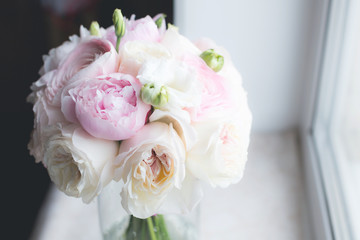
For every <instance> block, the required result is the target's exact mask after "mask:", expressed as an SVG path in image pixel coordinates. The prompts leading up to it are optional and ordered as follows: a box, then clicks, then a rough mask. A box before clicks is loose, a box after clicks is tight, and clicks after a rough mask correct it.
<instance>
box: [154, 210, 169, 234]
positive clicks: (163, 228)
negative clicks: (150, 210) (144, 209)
mask: <svg viewBox="0 0 360 240" xmlns="http://www.w3.org/2000/svg"><path fill="white" fill-rule="evenodd" d="M156 218H157V219H158V222H159V227H160V229H159V231H160V232H161V234H162V237H163V239H164V240H170V237H169V233H168V231H167V229H166V224H165V219H164V216H163V215H161V214H159V215H156Z"/></svg>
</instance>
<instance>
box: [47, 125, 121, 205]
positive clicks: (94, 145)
mask: <svg viewBox="0 0 360 240" xmlns="http://www.w3.org/2000/svg"><path fill="white" fill-rule="evenodd" d="M52 127H53V128H55V129H49V131H52V132H53V135H52V136H51V137H50V138H49V139H48V141H47V142H46V148H45V152H44V164H45V166H46V167H47V170H48V173H49V176H50V178H51V180H52V181H53V182H54V183H55V185H56V186H57V187H58V188H59V189H60V190H61V191H63V192H64V193H66V194H67V195H69V196H73V197H81V198H82V200H83V201H84V202H85V203H89V202H90V201H91V200H92V199H93V198H94V197H96V196H97V195H98V194H99V193H100V191H101V190H102V188H103V187H104V186H105V185H106V184H108V183H109V182H110V181H111V179H112V177H113V169H112V168H111V163H112V162H113V161H114V158H115V157H116V155H117V153H118V149H119V147H118V143H116V142H115V141H109V140H104V139H99V138H94V137H93V136H91V135H89V134H88V133H86V132H85V131H84V130H83V129H82V128H81V127H78V126H76V125H74V124H73V125H67V126H61V124H58V125H53V126H52Z"/></svg>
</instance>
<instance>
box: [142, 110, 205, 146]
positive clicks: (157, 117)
mask: <svg viewBox="0 0 360 240" xmlns="http://www.w3.org/2000/svg"><path fill="white" fill-rule="evenodd" d="M149 121H150V122H163V123H166V124H170V123H171V124H172V125H173V127H174V129H175V131H176V132H177V134H178V135H179V137H180V138H181V140H182V141H183V143H184V145H185V148H186V150H190V149H191V148H192V146H193V145H194V144H195V143H196V141H197V140H198V136H197V133H196V131H195V129H194V128H193V127H192V126H191V119H190V115H189V113H188V112H187V111H183V110H179V109H172V110H171V111H170V112H169V111H162V110H160V109H155V110H154V112H153V113H152V114H151V115H150V117H149Z"/></svg>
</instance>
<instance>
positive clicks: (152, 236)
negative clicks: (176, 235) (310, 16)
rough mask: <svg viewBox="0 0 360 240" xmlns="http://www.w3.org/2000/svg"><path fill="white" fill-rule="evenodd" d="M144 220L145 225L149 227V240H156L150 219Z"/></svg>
mask: <svg viewBox="0 0 360 240" xmlns="http://www.w3.org/2000/svg"><path fill="white" fill-rule="evenodd" d="M146 220H147V223H148V226H149V233H150V238H151V240H157V238H156V235H155V232H154V225H153V222H152V219H151V217H148V218H147V219H146Z"/></svg>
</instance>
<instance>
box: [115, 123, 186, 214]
mask: <svg viewBox="0 0 360 240" xmlns="http://www.w3.org/2000/svg"><path fill="white" fill-rule="evenodd" d="M115 169H116V170H115V179H116V180H117V181H119V180H120V179H122V180H123V181H124V183H125V186H124V188H123V191H122V192H121V197H122V205H123V207H124V208H125V210H126V211H127V212H128V213H129V214H133V215H134V216H135V217H138V218H147V217H149V216H151V215H154V214H156V213H158V211H159V209H160V207H161V205H162V204H163V202H164V199H165V198H166V197H167V195H168V194H169V193H170V192H171V191H172V190H173V189H181V188H182V182H183V180H184V178H185V148H184V144H183V142H182V141H181V139H180V137H179V136H178V135H177V133H176V131H175V130H174V129H173V127H172V125H171V124H170V125H167V124H164V123H160V122H154V123H149V124H147V125H145V126H144V128H142V129H141V130H140V131H139V132H138V133H137V134H136V135H135V136H134V137H132V138H130V139H128V140H125V141H123V142H122V143H121V145H120V151H119V155H118V156H117V158H116V161H115Z"/></svg>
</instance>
